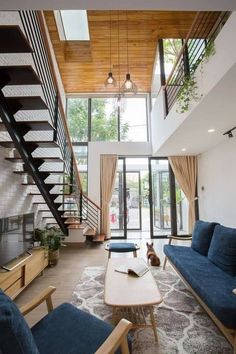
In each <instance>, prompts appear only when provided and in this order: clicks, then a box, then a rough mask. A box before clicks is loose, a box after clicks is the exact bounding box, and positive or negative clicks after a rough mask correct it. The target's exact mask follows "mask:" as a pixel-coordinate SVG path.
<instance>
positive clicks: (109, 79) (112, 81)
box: [105, 10, 116, 88]
mask: <svg viewBox="0 0 236 354" xmlns="http://www.w3.org/2000/svg"><path fill="white" fill-rule="evenodd" d="M105 86H106V87H107V88H111V87H115V86H116V79H115V78H114V77H113V75H112V71H111V10H110V71H109V73H108V76H107V78H106V81H105Z"/></svg>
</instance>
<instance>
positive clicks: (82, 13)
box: [60, 10, 90, 41]
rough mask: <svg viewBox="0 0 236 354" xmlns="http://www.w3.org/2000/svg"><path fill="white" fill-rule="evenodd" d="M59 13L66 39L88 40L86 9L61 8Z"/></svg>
mask: <svg viewBox="0 0 236 354" xmlns="http://www.w3.org/2000/svg"><path fill="white" fill-rule="evenodd" d="M60 13H61V19H62V23H63V29H64V34H65V39H66V40H67V41H71V40H72V41H76V40H77V41H89V39H90V38H89V27H88V18H87V11H86V10H61V11H60Z"/></svg>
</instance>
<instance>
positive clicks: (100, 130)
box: [91, 98, 118, 141]
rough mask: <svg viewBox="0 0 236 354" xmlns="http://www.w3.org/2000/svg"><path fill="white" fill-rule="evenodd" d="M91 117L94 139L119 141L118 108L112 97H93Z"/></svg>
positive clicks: (92, 137)
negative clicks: (114, 104)
mask: <svg viewBox="0 0 236 354" xmlns="http://www.w3.org/2000/svg"><path fill="white" fill-rule="evenodd" d="M91 115H92V117H91V140H92V141H117V140H118V129H117V109H116V108H115V107H114V106H113V99H112V98H93V99H92V114H91Z"/></svg>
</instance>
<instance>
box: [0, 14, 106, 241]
mask: <svg viewBox="0 0 236 354" xmlns="http://www.w3.org/2000/svg"><path fill="white" fill-rule="evenodd" d="M19 13H20V16H21V19H22V23H23V26H24V30H25V33H26V35H27V37H28V38H26V37H25V35H24V34H23V32H22V30H21V29H20V27H19V26H0V38H1V42H0V54H6V53H7V54H11V53H12V54H15V53H19V54H20V53H31V55H32V56H33V59H34V66H35V69H36V71H37V73H36V72H35V70H34V68H33V67H32V66H29V65H19V66H18V65H14V66H2V67H1V66H0V89H1V90H0V118H1V122H0V133H3V134H7V137H5V136H4V138H1V137H0V145H1V146H3V147H5V148H10V149H12V148H15V149H16V151H17V153H16V154H14V156H9V157H7V158H6V159H7V160H8V161H10V162H12V163H13V164H15V165H16V166H17V165H20V169H19V168H17V169H16V170H15V171H14V173H16V174H20V175H21V174H22V175H26V176H30V178H28V179H27V181H24V182H22V185H25V186H29V187H30V188H31V187H32V188H35V190H34V191H29V193H28V194H29V195H30V196H32V197H33V198H35V197H39V198H41V199H40V200H33V204H34V205H42V206H43V208H42V209H41V208H40V210H39V211H40V212H42V219H45V220H46V221H47V223H48V224H49V225H52V224H54V220H55V223H56V224H57V225H58V226H59V227H60V228H61V230H62V231H63V233H64V234H65V235H67V234H68V229H69V228H78V225H79V224H81V222H82V221H83V220H85V221H86V222H87V224H88V225H91V226H93V228H96V232H97V230H98V222H99V212H100V210H99V207H98V206H96V204H95V203H93V202H92V201H90V200H89V199H86V198H87V197H86V196H85V195H83V192H82V189H81V184H80V178H79V175H78V171H77V162H76V159H75V157H74V154H73V149H72V145H71V142H70V137H69V133H68V128H67V126H66V122H65V117H63V114H64V111H63V107H62V104H61V102H60V99H59V97H58V87H57V84H56V83H55V77H54V76H53V75H52V73H51V71H50V59H49V58H48V57H47V48H46V45H45V41H44V38H43V36H42V34H41V32H40V21H39V18H38V14H37V12H36V11H20V12H19ZM32 23H33V32H34V33H32V31H31V28H30V25H31V24H32ZM22 85H24V88H25V87H27V86H28V85H30V86H31V85H34V86H35V85H38V86H39V87H40V88H41V90H42V92H43V95H42V97H41V96H35V95H30V94H28V95H24V96H19V95H17V96H15V95H14V94H13V95H9V94H8V92H9V90H8V89H9V87H10V88H11V87H12V86H13V87H15V86H17V87H18V86H19V87H20V86H22ZM30 86H29V87H30ZM45 111H47V112H48V113H49V117H50V118H49V119H48V120H45V119H39V118H38V116H39V113H40V112H45ZM24 112H27V114H26V115H24ZM22 113H23V114H22ZM36 113H37V114H36ZM19 116H20V118H19ZM42 150H43V151H42ZM55 166H58V167H55ZM83 200H85V201H86V205H85V210H82V209H83V203H82V201H83ZM88 205H90V209H91V210H92V212H93V214H91V215H95V220H96V221H94V220H92V219H91V216H89V215H88ZM91 205H92V206H91ZM93 209H94V210H93ZM49 212H50V213H51V214H50V215H44V214H43V213H49ZM82 215H83V217H82ZM71 216H73V220H72V219H71V222H70V218H71Z"/></svg>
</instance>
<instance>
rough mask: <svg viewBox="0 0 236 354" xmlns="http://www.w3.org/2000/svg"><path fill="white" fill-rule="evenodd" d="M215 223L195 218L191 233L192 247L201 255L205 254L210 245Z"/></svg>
mask: <svg viewBox="0 0 236 354" xmlns="http://www.w3.org/2000/svg"><path fill="white" fill-rule="evenodd" d="M216 225H219V224H218V223H215V222H206V221H202V220H197V221H196V222H195V226H194V229H193V234H192V245H191V247H192V249H194V251H197V252H199V253H200V254H202V255H203V256H207V253H208V249H209V247H210V243H211V239H212V236H213V232H214V229H215V227H216Z"/></svg>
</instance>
